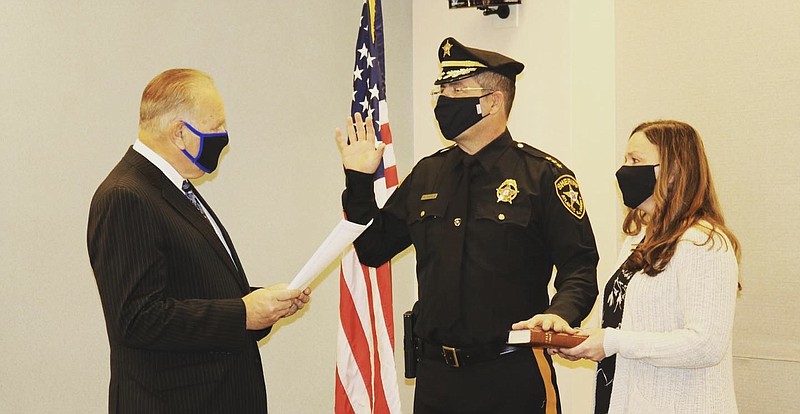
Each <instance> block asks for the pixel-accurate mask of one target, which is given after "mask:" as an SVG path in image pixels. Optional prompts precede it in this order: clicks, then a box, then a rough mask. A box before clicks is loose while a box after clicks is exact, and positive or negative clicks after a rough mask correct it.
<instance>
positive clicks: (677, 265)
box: [551, 121, 739, 414]
mask: <svg viewBox="0 0 800 414" xmlns="http://www.w3.org/2000/svg"><path fill="white" fill-rule="evenodd" d="M617 181H618V183H619V186H620V190H621V192H622V196H623V200H624V202H625V205H626V206H628V207H629V208H631V211H630V212H629V213H628V215H627V217H626V218H625V222H624V224H623V231H624V232H625V233H626V234H627V235H628V238H627V239H626V241H625V243H624V245H623V248H622V251H621V253H620V257H619V262H618V264H619V265H620V268H619V270H618V271H617V272H616V273H615V274H614V276H612V277H611V279H609V282H608V284H607V285H606V290H605V295H604V299H603V328H602V329H583V330H581V334H583V335H589V338H588V339H587V340H586V341H585V342H584V343H582V344H581V345H579V346H577V347H575V348H571V349H559V350H552V351H551V353H555V354H559V355H561V356H563V357H565V358H568V359H572V360H575V359H578V358H587V359H591V360H593V361H598V362H599V363H598V370H597V388H596V395H595V407H596V408H595V413H635V414H646V413H658V414H670V413H692V414H697V413H714V414H721V413H722V414H727V413H737V412H738V409H737V406H736V397H735V395H734V386H733V372H732V353H731V342H732V341H731V336H732V331H733V316H734V309H735V305H736V295H737V290H738V288H737V286H738V276H739V271H738V261H739V260H738V257H739V243H738V241H737V240H736V237H735V236H734V235H733V233H731V232H730V230H728V229H727V228H726V227H725V221H724V219H723V217H722V212H721V210H720V207H719V203H718V201H717V197H716V193H715V190H714V185H713V183H712V180H711V174H710V171H709V168H708V162H707V159H706V155H705V151H704V149H703V143H702V141H701V140H700V137H699V135H698V134H697V132H696V131H695V130H694V128H692V127H691V126H689V125H687V124H685V123H682V122H677V121H655V122H647V123H643V124H641V125H639V126H637V127H636V128H635V129H634V130H633V133H632V134H631V136H630V139H629V140H628V146H627V149H626V153H625V165H623V166H622V167H621V168H620V170H619V171H618V172H617ZM609 397H610V401H609Z"/></svg>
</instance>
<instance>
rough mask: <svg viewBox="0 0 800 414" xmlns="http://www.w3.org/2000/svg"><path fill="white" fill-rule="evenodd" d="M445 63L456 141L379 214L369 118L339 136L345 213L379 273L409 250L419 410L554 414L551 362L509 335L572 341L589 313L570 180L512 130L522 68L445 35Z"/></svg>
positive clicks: (583, 233) (444, 114)
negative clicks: (567, 335)
mask: <svg viewBox="0 0 800 414" xmlns="http://www.w3.org/2000/svg"><path fill="white" fill-rule="evenodd" d="M439 61H440V62H441V74H440V76H439V79H438V80H436V82H435V85H437V89H435V90H434V92H433V93H434V95H437V102H436V108H435V115H436V119H437V121H438V123H439V128H440V131H441V132H442V135H443V136H444V137H445V138H447V139H449V140H452V141H454V142H455V145H453V146H451V147H449V148H445V149H442V150H440V151H438V152H437V153H435V154H433V155H431V156H429V157H427V158H424V159H422V160H421V161H420V162H419V163H417V165H416V166H415V167H414V169H413V171H412V172H411V173H410V174H409V175H408V177H407V178H406V179H405V180H404V181H403V183H402V184H401V185H400V186H399V187H398V189H397V190H396V191H395V192H394V194H393V195H392V196H391V197H390V198H389V200H388V201H387V203H386V205H385V207H384V208H382V209H379V208H378V206H377V204H376V202H375V196H374V192H373V179H372V175H373V173H374V172H375V170H376V168H377V167H378V164H379V162H380V157H381V154H382V151H383V147H382V144H381V145H379V146H377V147H376V146H375V138H374V130H373V126H372V122H371V120H367V122H364V121H362V119H361V118H360V115H359V114H357V115H356V116H355V120H354V121H352V122H351V123H349V125H348V128H347V131H346V136H345V134H342V133H340V132H338V131H337V141H338V144H339V149H340V152H341V154H342V160H343V163H344V167H345V175H346V182H347V186H346V189H345V191H344V194H343V197H342V198H343V205H344V209H345V212H346V213H347V217H348V218H349V219H350V220H352V221H355V222H359V223H367V222H368V221H369V220H374V222H373V224H372V226H371V227H369V228H368V229H367V230H366V232H365V233H364V234H362V235H361V236H360V237H359V238H358V240H356V242H355V247H356V250H357V252H358V256H359V258H360V259H361V261H362V262H363V263H364V264H367V265H370V266H379V265H381V264H383V263H384V262H386V261H388V260H389V259H391V258H392V257H394V256H395V255H396V254H398V253H400V252H401V251H403V250H405V249H406V248H408V247H409V246H410V245H411V244H413V245H414V247H415V249H416V259H417V278H418V282H419V301H418V302H417V304H416V305H415V307H414V314H415V317H416V326H415V329H414V331H415V334H416V336H417V337H418V344H419V349H418V351H419V363H418V366H417V384H416V391H415V396H414V412H415V413H460V414H464V413H504V414H509V413H557V412H560V402H559V396H558V389H557V387H556V381H555V372H554V370H553V367H552V361H551V359H550V356H549V355H547V353H546V352H544V351H543V350H541V349H533V350H532V349H531V348H519V347H509V346H507V345H505V339H506V338H507V332H508V330H509V329H511V328H512V325H514V326H515V327H517V328H521V327H527V326H534V325H536V326H541V327H542V328H543V329H545V330H555V331H567V332H571V328H570V326H576V325H578V324H579V323H580V321H581V320H582V319H583V318H585V317H586V315H587V314H588V313H589V311H590V310H591V308H592V305H593V304H594V301H595V298H596V296H597V285H596V266H597V261H598V255H597V248H596V245H595V240H594V235H593V233H592V228H591V225H590V224H589V218H588V216H587V215H586V210H585V206H584V203H583V198H582V197H581V193H580V187H579V185H578V181H577V180H576V178H575V175H574V174H573V173H572V171H570V170H569V169H568V168H567V167H566V166H565V165H564V164H563V163H561V162H560V161H558V160H557V159H556V158H554V157H551V156H549V155H547V154H546V153H544V152H542V151H539V150H538V149H536V148H533V147H531V146H530V145H528V144H525V143H522V142H519V141H515V140H514V139H513V138H512V137H511V133H510V132H509V131H508V129H507V128H506V123H507V120H508V114H509V112H510V110H511V104H512V102H513V100H514V90H515V88H514V83H515V81H516V76H517V74H519V73H520V72H521V71H522V69H523V67H524V66H523V65H522V64H521V63H519V62H517V61H515V60H513V59H510V58H508V57H506V56H503V55H500V54H498V53H494V52H490V51H486V50H480V49H474V48H470V47H466V46H464V45H462V44H461V43H459V42H458V41H456V40H455V39H453V38H447V39H445V40H444V41H443V42H442V44H441V47H440V48H439ZM554 266H555V268H556V269H557V273H556V274H555V287H556V289H557V294H556V295H555V296H554V297H553V299H552V301H550V299H549V297H548V292H547V285H548V282H549V281H550V279H551V277H552V275H553V267H554ZM515 323H516V324H515Z"/></svg>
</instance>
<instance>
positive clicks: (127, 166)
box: [88, 69, 310, 414]
mask: <svg viewBox="0 0 800 414" xmlns="http://www.w3.org/2000/svg"><path fill="white" fill-rule="evenodd" d="M227 142H228V134H227V132H226V131H225V109H224V106H223V102H222V99H221V98H220V96H219V93H218V92H217V90H216V88H215V87H214V83H213V80H212V79H211V78H210V77H209V76H208V75H206V74H204V73H202V72H199V71H196V70H192V69H171V70H168V71H165V72H163V73H161V74H160V75H158V76H156V77H155V78H154V79H153V80H152V81H150V83H149V84H148V85H147V87H146V88H145V90H144V93H143V94H142V102H141V108H140V117H139V135H138V139H137V140H136V142H135V143H134V145H133V146H132V147H131V148H130V149H128V151H127V153H126V154H125V156H124V157H123V158H122V160H121V161H120V162H119V163H118V164H117V166H116V167H114V169H113V170H112V171H111V173H110V174H109V175H108V177H107V178H106V179H105V180H104V181H103V183H102V184H100V187H99V188H98V189H97V192H96V193H95V195H94V198H93V199H92V204H91V208H90V211H89V225H88V249H89V258H90V261H91V264H92V268H93V269H94V274H95V278H96V280H97V287H98V290H99V292H100V299H101V301H102V304H103V312H104V314H105V319H106V328H107V331H108V339H109V344H110V348H111V383H110V387H109V412H111V413H148V414H151V413H264V412H266V409H267V408H266V387H265V384H264V376H263V372H262V367H261V357H260V354H259V350H258V343H257V341H258V340H260V339H261V338H263V337H265V336H266V335H267V334H268V333H269V330H270V328H271V326H272V325H273V324H274V323H275V322H277V321H278V320H279V319H280V318H284V317H287V316H291V315H292V314H294V313H295V312H297V311H298V310H299V309H300V308H302V307H303V305H304V304H305V303H306V302H308V300H309V297H308V295H309V294H310V291H309V290H306V291H303V292H301V291H299V290H289V289H286V288H285V287H284V285H275V286H271V287H267V288H263V289H256V288H251V287H250V286H249V284H248V282H247V278H246V276H245V273H244V269H243V267H242V264H241V262H240V261H239V257H238V256H237V254H236V250H235V249H234V247H233V243H232V242H231V238H230V236H229V235H228V232H227V231H226V230H225V227H223V226H222V222H221V221H220V220H219V218H217V215H216V214H214V211H213V210H211V208H210V207H209V205H208V204H207V203H206V202H205V201H204V200H203V198H202V197H200V195H199V194H198V193H197V190H196V189H195V188H194V187H193V186H192V185H191V183H190V182H189V181H188V179H194V178H198V177H201V176H202V175H203V174H206V173H210V172H212V171H213V170H214V169H215V168H216V167H217V163H218V160H219V155H220V153H221V152H222V149H223V148H224V147H225V145H226V144H227Z"/></svg>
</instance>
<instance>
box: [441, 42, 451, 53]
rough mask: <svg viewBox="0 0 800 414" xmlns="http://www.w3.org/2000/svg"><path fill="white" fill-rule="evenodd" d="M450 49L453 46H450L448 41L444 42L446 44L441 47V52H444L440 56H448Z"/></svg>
mask: <svg viewBox="0 0 800 414" xmlns="http://www.w3.org/2000/svg"><path fill="white" fill-rule="evenodd" d="M452 47H453V45H451V44H450V41H449V40H448V41H446V42H445V43H444V46H442V51H443V52H444V53H443V54H442V56H450V49H451V48H452Z"/></svg>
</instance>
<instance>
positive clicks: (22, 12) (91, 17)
mask: <svg viewBox="0 0 800 414" xmlns="http://www.w3.org/2000/svg"><path fill="white" fill-rule="evenodd" d="M361 3H362V2H361V0H337V1H335V2H334V1H312V2H305V3H304V4H303V5H302V6H298V2H286V1H281V2H277V1H271V2H263V1H235V2H234V1H227V2H214V1H203V2H195V1H186V0H178V1H169V2H165V1H156V0H148V1H136V2H116V1H113V2H107V1H97V0H87V1H81V2H53V1H46V0H33V1H22V0H7V1H3V2H0V16H3V17H2V24H0V56H2V58H0V74H2V76H0V108H2V111H0V136H2V138H0V143H2V148H3V151H2V153H0V161H2V165H3V167H4V170H3V172H2V173H0V189H2V192H0V199H2V202H3V205H4V208H3V212H2V214H0V280H1V281H2V285H0V286H2V288H1V289H0V314H2V315H3V317H2V318H0V349H2V352H0V367H2V368H0V371H1V373H0V411H2V412H3V413H55V412H58V413H99V412H104V411H105V410H106V404H107V403H106V401H107V393H108V391H107V390H108V379H109V367H108V366H109V362H108V358H109V355H108V354H109V352H108V345H107V339H106V332H105V324H104V321H103V315H102V309H101V307H100V300H99V297H98V294H97V288H96V286H95V282H94V278H93V276H92V272H91V269H90V267H89V263H88V260H87V253H86V247H85V246H86V241H85V240H86V236H85V234H86V218H87V212H88V206H89V201H90V199H91V196H92V194H93V192H94V190H95V188H96V187H97V185H98V184H99V183H100V181H101V180H102V179H103V178H104V177H105V175H106V174H107V173H108V171H109V170H110V169H111V168H112V167H113V166H114V165H115V164H116V162H117V161H118V160H119V159H120V158H121V157H122V155H123V154H124V152H125V150H126V148H127V146H128V145H130V144H131V143H133V141H134V139H135V137H136V128H137V120H138V105H139V99H140V96H141V92H142V89H143V88H144V86H145V84H146V83H147V82H148V81H149V80H150V79H151V78H152V77H153V76H155V75H156V74H158V73H159V72H161V71H162V70H165V69H167V68H170V67H195V68H198V69H201V70H204V71H206V72H208V73H209V74H211V75H212V76H213V77H214V78H215V79H216V83H217V86H218V89H219V91H220V93H221V95H222V97H223V99H225V103H226V110H227V115H228V126H229V129H230V134H231V145H230V150H229V151H227V152H226V154H225V155H224V157H223V159H222V161H221V165H220V168H219V170H218V172H217V173H215V174H213V175H212V176H211V177H210V179H208V180H205V182H203V183H202V184H201V185H200V186H199V189H200V192H201V193H202V194H203V195H204V196H205V198H206V199H207V200H208V201H209V202H210V204H211V205H212V207H213V208H214V209H215V211H216V212H217V213H218V215H219V216H220V217H221V219H222V220H223V222H224V224H225V225H226V227H227V229H228V230H229V231H230V233H231V235H232V237H233V239H234V241H235V243H236V247H237V250H238V251H239V255H240V256H241V258H242V262H243V263H244V265H245V267H246V270H247V272H248V275H249V278H250V281H251V283H253V284H257V285H258V284H262V285H264V284H272V283H278V282H281V281H288V279H290V278H291V277H292V276H293V275H294V273H295V272H296V271H297V270H299V268H300V267H301V266H302V264H303V263H304V261H305V259H306V258H307V257H308V255H309V254H311V253H312V252H313V251H314V249H315V248H316V245H317V244H318V243H319V242H320V241H321V240H322V238H323V237H324V236H325V235H326V234H327V232H328V231H329V230H330V228H332V227H333V225H334V224H335V223H336V222H337V221H338V220H339V219H340V217H341V206H340V192H341V190H342V188H343V183H344V180H343V174H342V172H341V163H340V159H339V155H338V152H337V150H336V146H335V144H334V141H333V129H334V127H336V126H343V123H344V122H343V121H344V117H345V116H346V115H347V113H348V111H349V105H350V97H351V94H350V88H351V80H352V78H351V76H352V67H353V62H354V49H355V48H354V46H355V39H356V31H357V25H358V23H359V17H360V12H361ZM383 3H384V4H383V6H384V18H385V29H386V51H387V75H386V76H387V82H388V85H389V86H388V88H389V90H388V93H389V102H390V106H391V112H392V129H393V132H394V136H395V151H396V153H397V160H398V167H399V170H400V174H401V175H405V174H407V172H408V171H409V169H410V165H411V161H412V152H411V148H412V142H411V139H410V136H411V126H412V118H411V111H410V108H411V94H410V91H409V88H408V85H409V84H410V82H411V80H410V72H411V44H410V38H411V29H410V28H411V4H410V3H409V2H407V1H403V0H384V2H383ZM406 257H408V256H406ZM394 273H395V280H396V281H397V282H396V283H395V296H396V297H397V302H398V303H397V315H395V317H396V318H397V319H398V320H399V319H400V313H401V312H402V310H404V309H406V308H407V306H409V303H410V301H411V298H412V297H413V282H412V280H413V263H412V261H411V260H410V259H408V258H405V259H401V260H399V261H397V262H396V265H395V268H394ZM337 277H338V269H337V268H336V266H335V265H332V266H331V267H329V269H328V271H327V272H326V275H325V276H324V278H323V279H322V280H321V282H319V283H318V284H316V285H315V286H314V288H315V292H314V293H313V299H312V303H311V305H310V306H309V307H308V308H307V310H305V311H303V312H302V315H301V317H300V318H295V320H294V321H292V322H289V323H281V324H280V325H279V327H278V329H276V332H274V334H273V335H271V336H270V337H269V339H268V340H267V341H266V343H265V344H264V345H263V346H262V348H261V353H262V357H263V361H264V368H265V372H266V374H265V375H266V380H267V387H268V389H269V406H270V411H271V412H277V413H297V412H310V413H317V412H331V411H332V407H333V391H334V364H335V361H334V360H335V342H336V321H337V316H336V315H337V309H338V279H337ZM400 325H401V324H400ZM398 332H399V331H398ZM397 338H402V335H401V334H399V333H398V335H397ZM398 355H399V356H400V357H402V353H399V354H398ZM400 366H401V367H402V364H401V365H400ZM404 395H405V399H406V400H410V389H409V388H408V387H406V388H405V389H404Z"/></svg>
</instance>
